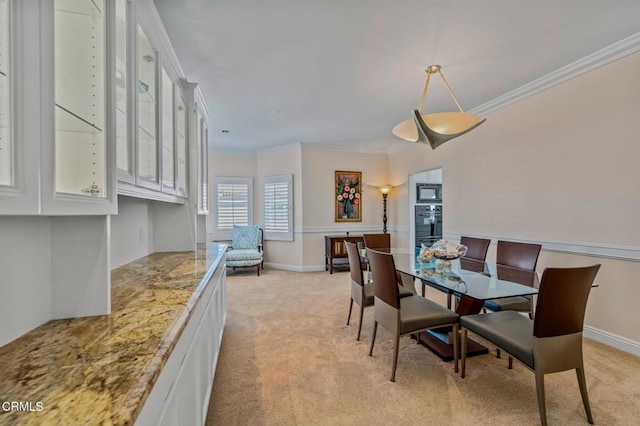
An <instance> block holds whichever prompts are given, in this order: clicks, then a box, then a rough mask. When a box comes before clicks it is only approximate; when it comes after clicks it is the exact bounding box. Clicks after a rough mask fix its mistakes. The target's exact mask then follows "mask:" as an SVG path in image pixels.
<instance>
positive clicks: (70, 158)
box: [42, 0, 116, 215]
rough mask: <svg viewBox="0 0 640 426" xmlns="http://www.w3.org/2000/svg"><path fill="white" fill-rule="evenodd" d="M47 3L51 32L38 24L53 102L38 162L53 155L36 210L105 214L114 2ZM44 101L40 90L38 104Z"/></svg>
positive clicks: (110, 199) (111, 149)
mask: <svg viewBox="0 0 640 426" xmlns="http://www.w3.org/2000/svg"><path fill="white" fill-rule="evenodd" d="M46 4H47V5H50V4H51V3H49V2H46ZM52 4H53V20H52V22H53V34H52V35H53V37H47V33H46V30H47V26H46V25H43V27H42V31H43V34H42V39H43V50H44V51H45V52H48V49H49V48H51V51H52V52H53V55H52V56H46V55H45V58H47V59H51V58H52V60H53V68H52V69H53V84H52V86H53V104H52V111H51V112H49V111H45V112H43V130H44V133H43V140H42V150H43V154H44V159H45V160H48V159H51V158H53V173H52V175H53V179H51V180H49V179H47V178H46V177H45V180H44V183H45V184H44V185H43V194H42V196H43V197H42V200H43V204H42V213H44V214H51V215H66V214H74V215H82V214H88V215H91V214H110V213H113V212H115V210H116V203H115V195H114V183H115V176H114V171H115V168H114V167H113V166H114V159H115V146H114V144H112V143H111V142H110V140H111V138H112V137H113V135H114V133H115V132H114V127H115V126H114V125H113V124H114V120H113V116H114V114H113V113H112V111H113V110H115V108H112V105H113V98H114V96H113V93H115V90H114V89H113V83H112V81H113V79H112V76H113V75H114V74H115V73H114V72H113V70H114V62H115V61H113V57H112V52H113V49H112V43H109V42H108V39H109V37H110V36H111V35H112V34H113V31H112V29H111V27H112V25H113V23H114V19H113V11H114V9H113V6H114V3H113V1H108V0H54V1H53V2H52ZM43 7H44V6H43ZM51 39H52V40H51ZM45 61H46V59H45ZM45 64H46V63H43V64H42V65H43V68H42V69H43V70H45V69H47V68H46V67H45ZM46 77H47V76H46V75H45V81H47V80H46ZM49 90H50V88H48V87H47V88H45V93H46V94H50V93H51V92H50V91H49ZM46 100H47V96H46V95H45V96H43V104H44V105H46ZM49 114H53V130H54V132H53V141H52V142H53V150H51V149H50V147H49V145H48V143H47V139H48V138H49V137H50V136H48V135H49V133H48V132H47V127H48V125H49V117H50V115H49ZM45 170H46V168H45Z"/></svg>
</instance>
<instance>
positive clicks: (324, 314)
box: [207, 270, 640, 425]
mask: <svg viewBox="0 0 640 426" xmlns="http://www.w3.org/2000/svg"><path fill="white" fill-rule="evenodd" d="M349 289H350V282H349V274H348V273H346V272H339V273H334V274H333V275H330V274H329V273H327V272H312V273H295V272H287V271H277V270H265V271H264V273H263V274H261V276H260V277H257V276H255V274H253V273H251V272H249V271H242V272H235V273H233V272H231V271H230V273H229V276H228V278H227V293H228V296H227V305H228V316H227V323H226V327H225V331H224V337H223V340H222V347H221V353H220V357H219V360H218V367H217V371H216V377H215V381H214V385H213V392H212V396H211V402H210V406H209V412H208V415H207V425H389V424H393V425H418V424H420V425H477V424H491V425H516V424H517V425H536V424H539V422H540V418H539V415H538V405H537V401H536V391H535V381H534V376H533V373H531V372H530V371H529V370H527V369H526V368H525V367H523V366H522V365H520V364H518V363H515V362H514V368H513V370H509V369H508V368H507V360H506V359H505V358H503V359H496V357H495V351H494V353H493V354H492V353H490V354H488V355H483V356H479V357H474V358H471V359H469V360H468V361H467V377H466V378H465V379H461V378H460V376H459V375H457V374H456V373H454V371H453V363H445V362H442V361H441V360H440V359H439V358H437V357H436V356H435V355H434V354H432V353H431V352H429V351H428V350H427V349H426V348H424V347H422V346H418V345H417V344H416V343H415V341H414V340H411V339H410V338H408V337H403V338H401V340H400V344H401V350H400V355H399V359H398V371H397V374H396V382H395V383H392V382H390V381H389V376H390V372H391V359H392V348H393V342H392V341H391V335H390V334H389V333H387V332H385V331H384V330H383V329H381V328H378V337H377V339H376V346H375V349H374V356H373V357H369V356H368V351H369V344H370V339H371V331H372V326H373V316H372V314H373V310H372V309H371V308H369V309H366V310H365V315H364V321H363V328H362V336H361V341H360V342H357V341H356V340H355V337H356V332H357V324H358V316H357V315H358V314H357V312H358V311H357V306H355V305H354V313H353V315H352V321H351V325H349V326H346V318H347V313H348V307H349V294H350V293H349V291H350V290H349ZM427 296H428V297H430V298H434V299H437V300H439V301H440V300H441V301H442V302H444V297H443V296H442V294H440V293H438V292H437V291H435V290H430V291H429V294H428V295H427ZM584 357H585V371H586V376H587V387H588V391H589V397H590V401H591V407H592V412H593V416H594V420H595V423H596V424H599V425H637V424H640V386H639V383H640V358H639V357H635V356H633V355H630V354H627V353H624V352H620V351H618V350H615V349H612V348H610V347H608V346H605V345H602V344H599V343H596V342H593V341H590V340H587V339H585V342H584ZM545 387H546V401H547V419H548V421H549V424H550V425H586V424H587V420H586V415H585V413H584V409H583V406H582V401H581V399H580V391H579V389H578V383H577V380H576V376H575V373H573V372H571V371H569V372H563V373H557V374H551V375H547V376H546V378H545Z"/></svg>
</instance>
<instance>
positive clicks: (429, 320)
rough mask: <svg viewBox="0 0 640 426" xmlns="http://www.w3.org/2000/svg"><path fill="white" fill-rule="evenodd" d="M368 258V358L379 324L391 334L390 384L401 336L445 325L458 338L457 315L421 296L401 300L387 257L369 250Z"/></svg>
mask: <svg viewBox="0 0 640 426" xmlns="http://www.w3.org/2000/svg"><path fill="white" fill-rule="evenodd" d="M367 256H368V257H369V264H370V265H371V270H372V271H373V290H374V296H375V297H374V299H375V302H374V305H373V309H374V311H373V312H374V319H375V322H374V324H373V335H372V336H371V348H370V349H369V356H373V346H374V344H375V340H376V331H377V329H378V324H380V325H381V326H382V327H383V328H384V329H385V330H387V331H389V332H390V333H392V334H393V336H394V339H395V345H394V352H393V364H392V370H391V381H392V382H395V380H396V367H397V366H398V350H399V345H400V336H403V335H406V334H412V333H417V334H418V339H420V333H419V332H420V331H422V330H426V329H429V328H434V327H442V326H446V325H451V326H453V335H454V336H457V335H458V319H459V316H458V314H457V313H455V312H453V311H451V310H449V309H447V308H445V307H444V306H441V305H439V304H437V303H435V302H433V301H431V300H427V299H425V298H424V297H421V296H409V297H404V298H400V294H399V292H398V285H397V284H396V267H395V264H394V261H393V256H392V255H391V254H389V253H383V252H380V251H376V250H372V249H368V250H367ZM453 342H454V346H453V352H454V361H455V371H456V372H457V371H458V353H459V351H458V339H453Z"/></svg>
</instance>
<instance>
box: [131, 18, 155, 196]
mask: <svg viewBox="0 0 640 426" xmlns="http://www.w3.org/2000/svg"><path fill="white" fill-rule="evenodd" d="M157 56H158V55H157V53H156V51H155V49H154V48H153V46H152V45H151V43H150V42H149V39H148V38H147V36H146V34H145V33H144V31H143V30H142V28H141V27H139V26H138V48H137V52H136V65H137V78H138V81H137V82H136V86H137V87H136V93H137V103H138V114H137V118H138V128H137V129H138V134H137V139H138V140H137V142H138V149H137V157H138V167H137V177H136V183H137V184H138V185H140V186H144V187H148V188H152V189H159V188H160V182H159V179H158V104H157V99H158V84H157V81H158V57H157Z"/></svg>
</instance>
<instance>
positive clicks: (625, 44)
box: [469, 32, 640, 116]
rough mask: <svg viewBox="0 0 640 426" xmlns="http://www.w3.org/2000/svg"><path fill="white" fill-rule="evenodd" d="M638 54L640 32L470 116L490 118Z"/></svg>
mask: <svg viewBox="0 0 640 426" xmlns="http://www.w3.org/2000/svg"><path fill="white" fill-rule="evenodd" d="M638 51H640V32H639V33H635V34H633V35H631V36H629V37H627V38H624V39H622V40H620V41H618V42H616V43H613V44H612V45H610V46H607V47H605V48H603V49H600V50H598V51H597V52H594V53H592V54H590V55H587V56H585V57H584V58H581V59H578V60H577V61H574V62H572V63H570V64H569V65H566V66H564V67H562V68H559V69H557V70H555V71H553V72H551V73H549V74H547V75H544V76H542V77H540V78H537V79H535V80H533V81H531V82H529V83H527V84H525V85H523V86H520V87H519V88H517V89H515V90H512V91H510V92H508V93H505V94H504V95H502V96H498V97H497V98H495V99H493V100H491V101H489V102H486V103H484V104H482V105H480V106H478V107H476V108H473V109H472V110H470V111H469V112H470V113H473V114H477V115H480V116H482V115H486V114H489V113H491V112H494V111H497V110H499V109H500V108H504V107H506V106H507V105H511V104H513V103H515V102H518V101H520V100H522V99H524V98H527V97H529V96H532V95H535V94H537V93H540V92H542V91H543V90H546V89H549V88H550V87H553V86H556V85H558V84H560V83H564V82H565V81H568V80H571V79H572V78H575V77H577V76H579V75H581V74H584V73H586V72H589V71H591V70H593V69H595V68H598V67H600V66H602V65H606V64H609V63H611V62H614V61H616V60H618V59H620V58H623V57H625V56H628V55H630V54H632V53H635V52H638Z"/></svg>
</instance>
